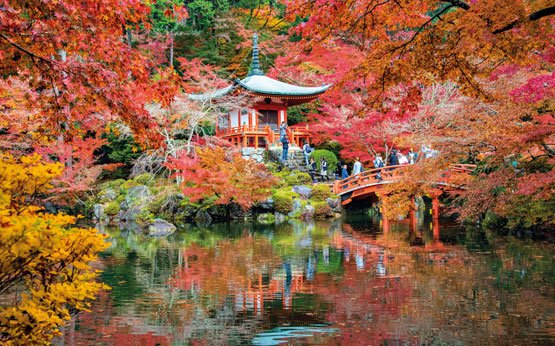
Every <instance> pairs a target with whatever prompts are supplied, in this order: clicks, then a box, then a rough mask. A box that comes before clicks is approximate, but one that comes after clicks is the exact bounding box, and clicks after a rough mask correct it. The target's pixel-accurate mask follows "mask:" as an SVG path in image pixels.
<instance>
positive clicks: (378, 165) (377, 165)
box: [374, 154, 385, 168]
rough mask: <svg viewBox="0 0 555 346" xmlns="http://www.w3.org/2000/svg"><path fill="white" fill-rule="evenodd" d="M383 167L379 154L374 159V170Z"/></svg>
mask: <svg viewBox="0 0 555 346" xmlns="http://www.w3.org/2000/svg"><path fill="white" fill-rule="evenodd" d="M383 166H385V164H384V163H383V159H382V156H381V155H380V154H378V155H376V157H375V158H374V168H382V167H383Z"/></svg>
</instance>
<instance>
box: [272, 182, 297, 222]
mask: <svg viewBox="0 0 555 346" xmlns="http://www.w3.org/2000/svg"><path fill="white" fill-rule="evenodd" d="M293 197H295V198H299V194H298V193H296V192H293V190H291V188H290V187H284V188H281V189H278V190H276V191H275V192H274V193H273V194H272V199H273V201H274V208H275V210H276V211H278V212H280V213H282V214H286V215H287V214H288V213H290V212H291V211H292V210H293Z"/></svg>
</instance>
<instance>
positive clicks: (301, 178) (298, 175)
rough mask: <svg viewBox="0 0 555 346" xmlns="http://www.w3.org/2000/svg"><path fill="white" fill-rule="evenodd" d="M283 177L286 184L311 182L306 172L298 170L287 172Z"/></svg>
mask: <svg viewBox="0 0 555 346" xmlns="http://www.w3.org/2000/svg"><path fill="white" fill-rule="evenodd" d="M284 179H285V182H286V183H287V185H289V186H295V185H311V184H312V179H311V178H310V175H309V174H308V173H305V172H300V171H292V172H289V173H288V174H287V175H286V176H285V177H284Z"/></svg>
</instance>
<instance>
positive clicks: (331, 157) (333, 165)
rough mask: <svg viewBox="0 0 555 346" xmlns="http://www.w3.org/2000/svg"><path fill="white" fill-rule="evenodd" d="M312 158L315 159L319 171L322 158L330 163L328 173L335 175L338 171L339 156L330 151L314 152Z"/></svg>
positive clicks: (319, 150)
mask: <svg viewBox="0 0 555 346" xmlns="http://www.w3.org/2000/svg"><path fill="white" fill-rule="evenodd" d="M310 157H311V158H314V161H315V162H316V166H317V169H318V171H320V160H321V159H322V158H323V159H325V160H326V162H327V163H328V172H331V173H333V172H335V171H336V169H337V163H338V160H337V156H335V154H334V153H332V152H331V151H329V150H325V149H318V150H314V151H313V152H312V154H311V155H310Z"/></svg>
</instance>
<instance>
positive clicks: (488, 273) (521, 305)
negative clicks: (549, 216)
mask: <svg viewBox="0 0 555 346" xmlns="http://www.w3.org/2000/svg"><path fill="white" fill-rule="evenodd" d="M344 226H345V225H344ZM395 226H399V225H398V224H397V223H393V224H392V231H391V232H389V233H388V234H385V235H379V236H377V237H372V236H364V234H363V233H360V232H348V234H349V235H350V236H352V237H353V239H356V240H357V241H358V242H361V243H366V244H370V245H374V244H379V245H380V246H383V247H384V258H386V259H387V263H386V269H387V274H388V275H389V276H393V277H398V278H399V280H400V281H401V282H407V281H408V282H410V285H411V286H412V287H411V288H410V292H409V296H410V297H418V298H417V299H408V300H405V301H398V303H399V306H397V308H398V309H399V311H400V313H399V314H398V315H395V319H396V320H395V323H391V324H390V325H389V329H386V330H388V331H389V334H388V335H389V336H397V337H398V338H399V339H401V340H406V339H407V338H408V335H407V334H406V326H407V325H410V326H413V328H414V330H415V331H416V332H415V335H417V337H416V339H415V341H416V342H418V343H428V342H430V341H431V340H441V341H443V342H447V343H450V344H453V343H461V342H462V343H463V344H476V343H479V342H481V343H488V342H486V341H484V340H490V342H495V340H498V339H496V338H497V337H499V336H501V335H507V340H518V339H519V338H524V335H527V334H528V333H529V332H530V331H529V330H528V328H539V329H541V328H543V327H542V326H541V325H540V324H538V323H539V322H538V323H536V322H537V321H538V317H537V316H549V315H550V310H549V309H550V308H551V306H552V305H551V304H550V297H552V296H553V293H554V289H553V285H551V286H547V287H546V286H545V285H544V282H545V281H544V280H545V277H546V276H545V275H546V271H545V268H548V267H549V266H550V265H552V262H553V260H552V256H549V255H548V252H547V251H546V250H545V249H542V246H537V245H534V246H532V245H531V244H526V242H522V241H517V240H513V241H510V242H506V241H505V240H499V239H497V240H495V242H494V243H492V244H490V245H491V248H490V249H489V251H487V252H485V253H484V254H480V253H478V254H472V253H469V252H467V251H464V250H463V249H462V248H461V247H460V246H453V245H448V244H443V245H442V246H441V247H428V246H424V247H410V246H408V244H407V242H406V229H405V230H404V231H403V232H401V230H400V229H399V228H398V227H395ZM396 228H397V229H396ZM344 229H345V227H344ZM443 231H445V229H442V232H443ZM467 232H469V233H470V234H472V230H467ZM470 237H472V236H471V235H470ZM489 238H490V239H491V236H490V237H489ZM348 239H349V238H348V237H344V238H343V241H344V242H345V241H346V240H348ZM494 239H495V238H494ZM428 241H429V242H430V243H431V242H433V240H428ZM467 241H470V240H467ZM426 245H428V244H426ZM345 268H346V271H348V266H345ZM345 276H347V275H345ZM362 286H366V287H372V284H371V283H367V284H366V285H362ZM378 287H379V286H378ZM537 287H544V288H543V289H542V290H537V289H536V288H537ZM343 292H344V294H345V290H344V291H343ZM384 292H387V290H386V289H381V290H379V292H378V293H377V294H376V296H377V297H378V299H380V297H382V295H384ZM363 293H365V292H363ZM396 297H398V296H396ZM523 297H526V298H525V299H523ZM384 299H385V301H386V302H387V300H386V299H387V294H386V295H385V296H384ZM367 302H371V299H367ZM343 305H344V303H343ZM369 305H370V306H371V304H368V303H366V306H367V307H368V306H369ZM356 307H357V305H356V304H353V307H349V309H347V310H346V311H348V312H350V311H353V310H352V309H355V310H354V311H356ZM362 311H364V310H362ZM382 315H383V313H380V314H378V316H382ZM347 316H349V319H350V320H353V317H352V316H355V320H357V321H359V323H360V325H359V326H358V328H359V329H360V328H362V329H364V328H365V327H364V326H366V327H367V328H373V325H372V324H369V323H368V322H367V321H364V320H362V319H360V320H359V319H358V316H357V315H356V314H355V315H353V314H351V315H347ZM525 321H528V322H525ZM530 321H536V322H534V323H535V325H533V326H530V324H529V322H530ZM461 330H463V331H465V332H461ZM468 331H472V332H471V333H469V332H468ZM362 335H363V334H361V336H362ZM488 338H491V339H488ZM479 340H480V341H479ZM353 342H354V341H353Z"/></svg>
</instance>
